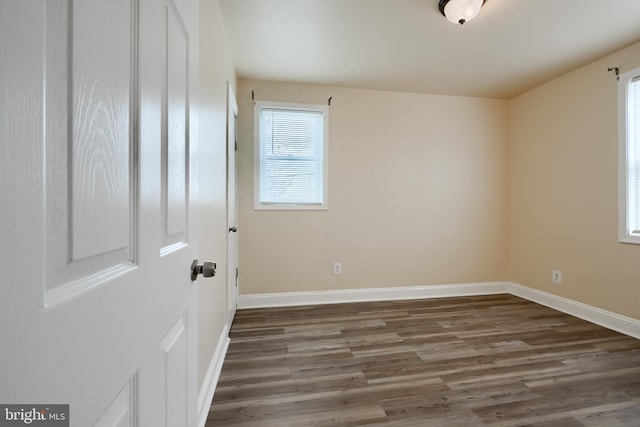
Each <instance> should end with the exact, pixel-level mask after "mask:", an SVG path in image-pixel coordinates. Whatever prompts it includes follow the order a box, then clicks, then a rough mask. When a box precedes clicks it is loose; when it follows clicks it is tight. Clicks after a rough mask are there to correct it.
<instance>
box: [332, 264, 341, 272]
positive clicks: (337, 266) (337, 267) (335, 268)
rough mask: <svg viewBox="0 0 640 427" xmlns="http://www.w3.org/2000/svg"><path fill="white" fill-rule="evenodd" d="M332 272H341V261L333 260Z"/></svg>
mask: <svg viewBox="0 0 640 427" xmlns="http://www.w3.org/2000/svg"><path fill="white" fill-rule="evenodd" d="M333 274H342V263H341V262H334V263H333Z"/></svg>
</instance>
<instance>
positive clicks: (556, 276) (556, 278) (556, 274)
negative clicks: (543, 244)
mask: <svg viewBox="0 0 640 427" xmlns="http://www.w3.org/2000/svg"><path fill="white" fill-rule="evenodd" d="M551 280H552V281H553V283H562V272H561V271H558V270H553V271H552V272H551Z"/></svg>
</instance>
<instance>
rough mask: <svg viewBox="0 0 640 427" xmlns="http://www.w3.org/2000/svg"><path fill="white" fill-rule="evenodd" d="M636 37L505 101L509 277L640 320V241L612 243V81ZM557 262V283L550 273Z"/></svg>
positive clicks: (636, 49) (633, 61) (635, 55)
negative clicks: (559, 274)
mask: <svg viewBox="0 0 640 427" xmlns="http://www.w3.org/2000/svg"><path fill="white" fill-rule="evenodd" d="M637 66H640V43H638V44H635V45H633V46H631V47H629V48H627V49H624V50H622V51H620V52H617V53H615V54H613V55H611V56H608V57H606V58H604V59H602V60H599V61H596V62H594V63H592V64H590V65H587V66H585V67H583V68H580V69H578V70H576V71H574V72H572V73H569V74H567V75H565V76H563V77H561V78H558V79H556V80H553V81H551V82H549V83H547V84H545V85H543V86H541V87H538V88H536V89H534V90H532V91H529V92H527V93H525V94H523V95H521V96H519V97H517V98H515V99H513V100H511V101H510V102H509V161H508V164H509V174H508V177H509V179H508V182H509V197H508V200H509V208H508V219H509V250H508V254H509V279H511V280H512V281H514V282H517V283H520V284H523V285H526V286H530V287H533V288H536V289H540V290H543V291H547V292H551V293H554V294H556V295H560V296H563V297H566V298H570V299H572V300H576V301H580V302H583V303H586V304H589V305H593V306H596V307H600V308H603V309H606V310H610V311H613V312H615V313H619V314H622V315H627V316H630V317H633V318H636V319H640V246H638V245H629V244H621V243H617V218H618V216H617V215H618V214H617V195H618V190H617V89H616V87H617V86H616V79H615V76H614V75H613V73H610V72H607V68H608V67H620V70H621V71H627V70H629V69H631V68H633V67H637ZM553 269H557V270H560V271H561V272H562V284H560V285H556V284H553V283H552V281H551V271H552V270H553Z"/></svg>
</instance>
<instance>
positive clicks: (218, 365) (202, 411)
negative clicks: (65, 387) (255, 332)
mask: <svg viewBox="0 0 640 427" xmlns="http://www.w3.org/2000/svg"><path fill="white" fill-rule="evenodd" d="M229 341H230V340H229V325H228V324H227V325H225V327H224V329H223V330H222V333H221V334H220V338H218V345H217V346H216V350H215V352H214V353H213V357H212V358H211V363H209V368H208V369H207V375H206V376H205V378H204V382H203V383H202V388H201V389H200V393H198V426H199V427H204V425H205V423H206V422H207V416H208V415H209V408H210V407H211V402H213V394H214V392H215V391H216V386H217V385H218V379H219V378H220V372H221V371H222V364H223V363H224V358H225V356H226V355H227V349H228V348H229Z"/></svg>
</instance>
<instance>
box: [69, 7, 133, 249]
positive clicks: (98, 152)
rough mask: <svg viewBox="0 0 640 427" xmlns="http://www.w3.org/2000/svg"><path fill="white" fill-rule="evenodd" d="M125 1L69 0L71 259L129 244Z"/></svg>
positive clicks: (128, 78)
mask: <svg viewBox="0 0 640 427" xmlns="http://www.w3.org/2000/svg"><path fill="white" fill-rule="evenodd" d="M131 38H132V34H131V4H130V1H129V0H114V1H104V0H83V1H76V2H74V3H73V29H72V43H71V45H72V49H73V53H72V61H71V62H72V67H71V75H72V85H71V88H70V89H71V94H72V95H71V104H72V113H71V132H70V133H71V134H70V140H69V144H70V146H71V147H70V151H71V162H70V163H71V164H70V165H69V166H70V171H69V172H70V179H71V195H70V196H71V197H70V202H71V206H70V210H71V225H72V227H71V235H72V237H73V240H72V248H73V251H72V253H73V255H72V260H78V259H82V258H87V257H90V256H93V255H98V254H103V253H106V252H110V251H113V250H118V249H123V248H126V247H127V246H129V237H130V216H129V213H130V199H131V191H132V189H131V188H130V182H131V179H130V164H131V159H130V156H131V153H132V150H131V145H132V144H131V129H130V123H131V121H130V119H131V117H130V116H131V105H130V101H131V46H132V43H131Z"/></svg>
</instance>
